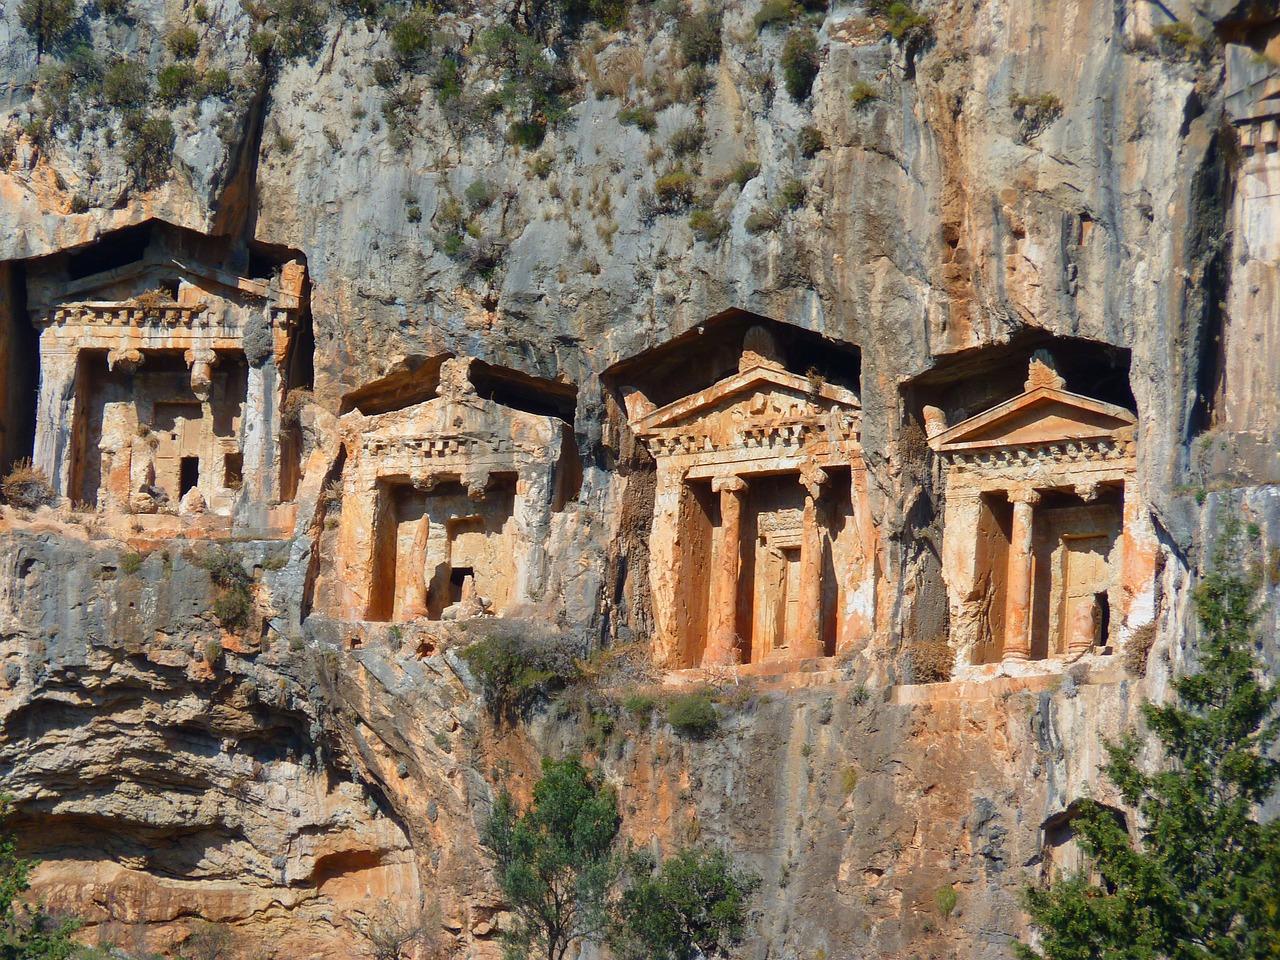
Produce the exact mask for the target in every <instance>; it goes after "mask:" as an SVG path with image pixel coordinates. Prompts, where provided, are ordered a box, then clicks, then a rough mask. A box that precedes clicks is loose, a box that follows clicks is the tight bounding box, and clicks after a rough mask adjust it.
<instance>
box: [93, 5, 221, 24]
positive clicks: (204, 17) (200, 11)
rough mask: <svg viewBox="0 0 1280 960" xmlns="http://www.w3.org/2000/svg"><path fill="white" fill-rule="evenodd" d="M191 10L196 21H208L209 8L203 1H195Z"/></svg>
mask: <svg viewBox="0 0 1280 960" xmlns="http://www.w3.org/2000/svg"><path fill="white" fill-rule="evenodd" d="M115 2H117V3H120V2H122V0H115ZM192 12H193V13H194V14H195V18H196V23H208V22H209V8H208V7H207V6H206V5H205V4H203V3H197V4H196V5H195V6H194V7H193V8H192Z"/></svg>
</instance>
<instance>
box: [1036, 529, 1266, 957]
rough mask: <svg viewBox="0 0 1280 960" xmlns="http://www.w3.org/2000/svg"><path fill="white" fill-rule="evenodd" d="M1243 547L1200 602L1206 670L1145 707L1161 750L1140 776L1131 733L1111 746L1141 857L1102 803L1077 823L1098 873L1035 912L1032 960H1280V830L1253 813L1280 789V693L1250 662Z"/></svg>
mask: <svg viewBox="0 0 1280 960" xmlns="http://www.w3.org/2000/svg"><path fill="white" fill-rule="evenodd" d="M1233 540H1234V538H1233V537H1231V536H1228V537H1227V538H1226V541H1225V542H1226V546H1225V547H1224V548H1223V549H1220V550H1219V551H1218V552H1217V557H1216V560H1215V563H1214V564H1213V568H1212V570H1211V572H1210V573H1209V574H1208V575H1207V576H1205V577H1204V578H1203V580H1202V581H1201V583H1200V585H1199V586H1198V587H1197V590H1196V593H1195V606H1196V613H1197V617H1198V619H1199V623H1200V627H1201V644H1200V666H1199V670H1198V672H1196V673H1193V674H1189V675H1187V676H1183V677H1181V678H1180V679H1178V680H1177V681H1175V683H1174V690H1175V692H1176V694H1177V699H1176V701H1175V702H1174V703H1172V704H1170V705H1168V706H1158V705H1156V704H1152V703H1145V704H1143V706H1142V715H1143V718H1144V720H1145V721H1146V726H1147V727H1148V728H1149V729H1150V731H1151V732H1152V733H1153V734H1154V735H1155V738H1156V740H1158V741H1159V744H1160V747H1161V749H1162V752H1163V757H1164V760H1163V763H1162V765H1161V769H1159V770H1158V772H1156V773H1153V774H1146V773H1143V772H1142V770H1141V769H1140V768H1139V766H1138V762H1137V761H1138V750H1139V742H1138V740H1137V738H1136V737H1135V736H1134V735H1133V733H1132V732H1130V733H1129V734H1128V735H1126V736H1125V737H1124V738H1123V739H1122V740H1121V741H1120V742H1119V743H1113V744H1108V745H1107V750H1108V754H1109V760H1108V762H1107V764H1106V765H1105V767H1104V771H1105V773H1106V775H1107V777H1108V779H1109V780H1111V782H1112V783H1114V784H1115V785H1116V787H1117V788H1118V789H1119V791H1120V794H1121V796H1122V797H1123V798H1124V801H1125V802H1126V803H1127V804H1129V805H1130V806H1133V807H1136V808H1137V809H1138V812H1139V814H1140V817H1141V821H1140V822H1141V825H1142V833H1141V837H1140V839H1139V842H1138V844H1137V846H1136V847H1135V846H1134V845H1132V844H1131V843H1130V840H1129V835H1128V833H1127V832H1126V830H1125V829H1124V827H1123V826H1122V825H1121V824H1120V823H1119V822H1117V820H1116V819H1115V818H1114V817H1113V816H1111V815H1109V814H1108V813H1107V812H1106V810H1105V809H1104V808H1102V807H1101V806H1100V805H1099V804H1096V803H1092V802H1088V801H1086V802H1085V803H1084V804H1083V811H1082V815H1081V816H1080V817H1079V819H1078V821H1076V824H1075V826H1076V836H1077V841H1078V843H1079V845H1080V848H1081V850H1082V851H1083V852H1084V853H1085V855H1086V856H1087V857H1088V858H1089V860H1090V869H1091V872H1092V874H1093V875H1094V876H1093V877H1091V876H1090V873H1089V872H1081V873H1077V874H1075V875H1073V876H1070V877H1067V878H1065V879H1064V880H1062V881H1060V882H1059V883H1056V884H1055V885H1053V886H1052V887H1050V888H1049V889H1047V890H1045V889H1037V888H1032V889H1030V890H1028V891H1027V893H1026V905H1027V908H1028V911H1029V912H1030V914H1031V920H1032V923H1033V924H1034V925H1035V927H1036V928H1037V929H1038V930H1039V931H1040V933H1041V942H1040V945H1039V947H1038V949H1037V948H1032V947H1030V946H1026V945H1020V946H1019V955H1020V956H1021V957H1023V958H1043V960H1157V958H1158V960H1166V958H1167V960H1228V958H1230V960H1251V958H1258V960H1261V958H1263V957H1268V958H1275V957H1277V956H1280V908H1278V905H1280V896H1278V895H1277V891H1280V821H1275V820H1273V821H1272V822H1270V823H1267V824H1262V823H1259V822H1258V820H1257V819H1256V814H1257V810H1258V807H1259V805H1260V804H1262V803H1263V802H1264V801H1265V800H1266V799H1267V798H1268V797H1270V796H1271V795H1272V793H1273V792H1274V791H1275V789H1276V785H1277V783H1278V782H1280V761H1277V760H1274V759H1271V758H1269V757H1268V756H1267V753H1268V750H1269V748H1270V747H1271V746H1272V745H1273V744H1274V743H1275V742H1276V738H1277V735H1278V734H1280V722H1278V721H1277V719H1276V718H1275V717H1274V716H1273V714H1274V711H1275V707H1276V703H1277V700H1280V685H1277V684H1271V685H1269V686H1268V685H1264V683H1263V682H1262V680H1261V679H1260V675H1261V667H1260V665H1259V663H1258V661H1257V659H1256V658H1255V657H1254V655H1253V652H1252V637H1253V632H1254V626H1255V624H1256V621H1257V612H1256V605H1255V595H1256V588H1257V581H1256V579H1255V578H1253V577H1247V576H1242V575H1240V573H1239V572H1238V571H1239V569H1240V564H1239V556H1238V551H1237V549H1236V548H1235V547H1234V546H1233V545H1232V543H1233Z"/></svg>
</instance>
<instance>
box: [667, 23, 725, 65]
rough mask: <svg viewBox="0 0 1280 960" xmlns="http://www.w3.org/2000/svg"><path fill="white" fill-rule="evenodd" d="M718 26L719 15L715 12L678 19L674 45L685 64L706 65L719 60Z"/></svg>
mask: <svg viewBox="0 0 1280 960" xmlns="http://www.w3.org/2000/svg"><path fill="white" fill-rule="evenodd" d="M720 24H721V17H720V13H719V11H716V10H706V11H704V12H702V13H695V14H690V15H689V16H686V17H682V18H681V19H680V21H679V22H678V23H677V24H676V43H678V44H679V46H680V54H681V56H683V57H684V60H685V63H701V64H707V63H714V62H715V61H717V60H719V59H720V43H721V41H720Z"/></svg>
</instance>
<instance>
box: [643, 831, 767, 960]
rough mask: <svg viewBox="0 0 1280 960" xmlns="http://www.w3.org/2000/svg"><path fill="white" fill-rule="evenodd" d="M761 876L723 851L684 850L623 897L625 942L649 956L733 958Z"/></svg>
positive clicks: (658, 959)
mask: <svg viewBox="0 0 1280 960" xmlns="http://www.w3.org/2000/svg"><path fill="white" fill-rule="evenodd" d="M758 884H759V879H758V878H757V877H755V876H753V875H751V874H748V873H743V872H740V871H739V870H737V869H736V868H735V866H734V864H733V862H732V861H731V860H730V859H729V857H728V856H727V855H726V854H725V853H724V852H723V851H721V850H708V849H703V848H697V847H694V848H689V849H685V850H681V851H679V852H678V853H676V854H675V856H673V857H672V858H671V859H669V860H667V861H666V862H665V863H663V864H662V866H661V867H660V868H659V869H658V870H657V871H656V872H653V873H652V874H651V875H649V876H645V877H642V878H641V879H640V880H638V881H637V882H636V883H635V884H634V885H633V886H632V887H631V888H630V889H628V890H627V891H626V892H625V893H624V894H623V895H622V904H621V909H620V914H621V930H620V932H619V937H618V940H619V946H620V949H621V952H622V953H623V955H624V956H633V957H636V958H644V960H694V958H699V957H719V956H727V951H728V948H729V947H731V946H733V945H734V944H736V943H738V942H740V941H741V940H742V934H743V930H744V929H745V926H746V920H747V902H748V901H749V900H750V898H751V894H752V891H754V890H755V888H756V887H757V886H758Z"/></svg>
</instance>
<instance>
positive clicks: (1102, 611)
mask: <svg viewBox="0 0 1280 960" xmlns="http://www.w3.org/2000/svg"><path fill="white" fill-rule="evenodd" d="M1093 602H1094V603H1096V604H1097V605H1098V646H1100V647H1105V646H1107V638H1108V637H1110V636H1111V601H1110V600H1108V599H1107V594H1106V591H1103V592H1101V593H1095V594H1094V595H1093Z"/></svg>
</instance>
